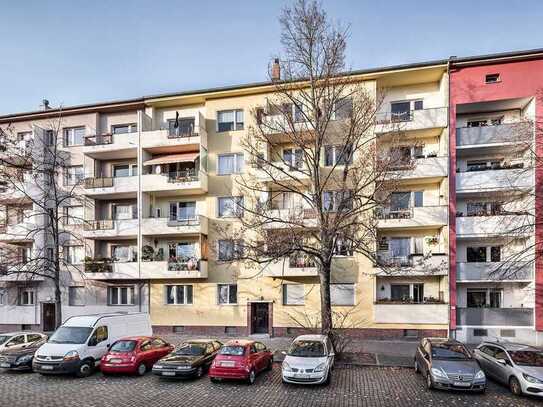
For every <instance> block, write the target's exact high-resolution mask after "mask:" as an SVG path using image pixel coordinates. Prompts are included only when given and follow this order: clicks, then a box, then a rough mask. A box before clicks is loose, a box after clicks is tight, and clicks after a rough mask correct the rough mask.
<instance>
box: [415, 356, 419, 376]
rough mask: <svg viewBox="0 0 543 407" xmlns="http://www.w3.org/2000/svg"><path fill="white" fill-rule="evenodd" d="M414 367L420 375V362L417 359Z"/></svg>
mask: <svg viewBox="0 0 543 407" xmlns="http://www.w3.org/2000/svg"><path fill="white" fill-rule="evenodd" d="M414 367H415V373H420V369H419V362H417V359H415V363H414Z"/></svg>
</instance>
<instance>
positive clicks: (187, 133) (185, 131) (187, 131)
mask: <svg viewBox="0 0 543 407" xmlns="http://www.w3.org/2000/svg"><path fill="white" fill-rule="evenodd" d="M196 136H198V133H195V132H194V124H193V125H192V126H190V128H181V127H178V128H177V129H176V128H171V129H169V130H168V138H173V139H176V138H184V137H196Z"/></svg>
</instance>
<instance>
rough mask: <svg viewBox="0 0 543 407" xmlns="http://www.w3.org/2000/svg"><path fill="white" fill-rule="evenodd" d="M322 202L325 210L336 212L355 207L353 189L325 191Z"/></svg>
mask: <svg viewBox="0 0 543 407" xmlns="http://www.w3.org/2000/svg"><path fill="white" fill-rule="evenodd" d="M322 200H323V202H322V204H323V208H324V210H325V211H328V212H336V211H339V210H340V209H341V211H346V210H350V209H352V208H353V199H352V195H351V191H324V193H323V195H322Z"/></svg>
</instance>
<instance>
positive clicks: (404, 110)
mask: <svg viewBox="0 0 543 407" xmlns="http://www.w3.org/2000/svg"><path fill="white" fill-rule="evenodd" d="M390 113H391V120H392V121H393V122H406V121H410V120H411V102H410V101H406V102H392V103H391V104H390Z"/></svg>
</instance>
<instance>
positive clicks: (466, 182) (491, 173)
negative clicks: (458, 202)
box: [456, 166, 534, 194]
mask: <svg viewBox="0 0 543 407" xmlns="http://www.w3.org/2000/svg"><path fill="white" fill-rule="evenodd" d="M512 167H513V166H511V167H500V168H494V169H492V168H489V167H482V168H477V169H475V170H472V171H466V172H458V173H457V174H456V192H457V194H470V193H471V194H473V193H475V194H477V193H484V192H490V191H515V190H526V189H530V188H532V186H533V185H534V171H533V169H531V168H512Z"/></svg>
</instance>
